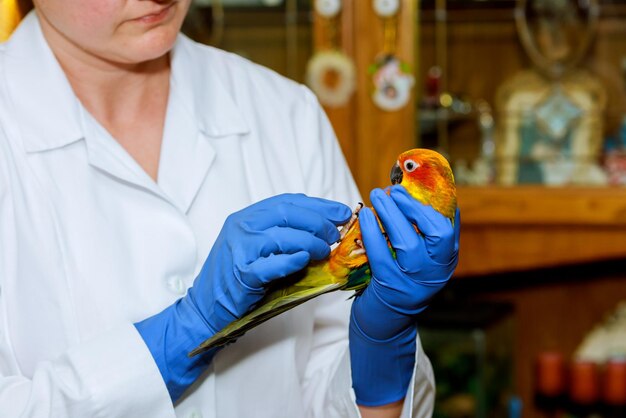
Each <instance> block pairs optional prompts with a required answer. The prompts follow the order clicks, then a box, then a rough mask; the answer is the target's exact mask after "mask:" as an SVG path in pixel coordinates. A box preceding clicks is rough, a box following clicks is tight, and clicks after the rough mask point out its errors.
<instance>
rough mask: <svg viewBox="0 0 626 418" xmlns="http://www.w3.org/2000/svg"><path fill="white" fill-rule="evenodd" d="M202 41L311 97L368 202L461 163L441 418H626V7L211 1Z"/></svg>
mask: <svg viewBox="0 0 626 418" xmlns="http://www.w3.org/2000/svg"><path fill="white" fill-rule="evenodd" d="M184 32H185V33H186V34H187V35H189V36H190V37H192V38H194V39H196V40H198V41H200V42H203V43H206V44H209V45H212V46H215V47H218V48H222V49H225V50H228V51H232V52H234V53H236V54H239V55H242V56H244V57H246V58H248V59H250V60H252V61H254V62H257V63H259V64H261V65H264V66H267V67H269V68H272V69H274V70H275V71H277V72H279V73H281V74H283V75H285V76H286V77H289V78H291V79H294V80H296V81H298V82H301V83H305V84H307V85H308V86H309V87H310V88H311V89H312V90H313V91H314V92H315V93H316V95H317V97H318V98H319V100H320V102H321V103H322V105H323V106H324V108H325V110H326V112H327V114H328V116H329V118H330V120H331V123H332V124H333V127H334V129H335V131H336V133H337V136H338V138H339V140H340V142H341V145H342V148H343V151H344V153H345V156H346V159H347V160H348V163H349V164H350V167H351V169H352V170H353V173H354V176H355V179H356V180H357V183H358V185H359V188H360V190H361V193H362V194H363V196H364V198H366V197H367V195H368V194H369V190H370V189H372V188H373V187H384V186H386V185H388V184H389V178H388V177H389V168H390V166H391V164H392V163H393V161H394V160H395V158H396V156H397V155H398V154H399V152H401V151H403V150H406V149H408V148H413V147H416V146H420V147H428V148H433V149H436V150H438V151H440V152H442V153H443V154H444V155H445V156H446V157H447V158H448V159H449V161H450V163H451V165H452V166H453V169H454V172H455V177H456V181H457V184H458V194H459V205H460V207H461V213H462V219H463V221H462V234H461V253H460V262H459V267H458V269H457V272H456V273H455V276H454V278H453V280H452V281H451V283H450V284H449V286H448V287H447V288H446V289H445V290H444V291H443V292H442V293H441V294H440V295H438V296H437V298H436V299H435V300H434V301H433V303H432V305H431V306H430V308H429V309H427V310H426V311H425V312H424V313H423V314H421V316H420V318H419V327H420V332H421V337H422V343H423V345H424V347H425V350H426V352H427V353H428V355H429V357H430V359H431V361H432V363H433V367H434V369H435V373H436V381H437V403H436V412H435V417H437V418H444V417H446V418H460V417H472V418H474V417H475V418H483V417H489V418H496V417H503V418H517V417H566V416H568V417H622V418H626V188H625V187H624V186H626V1H624V0H596V1H592V0H221V1H218V0H194V2H193V6H192V9H191V12H190V14H189V17H188V19H187V21H186V23H185V26H184Z"/></svg>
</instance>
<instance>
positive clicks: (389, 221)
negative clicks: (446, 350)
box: [350, 186, 460, 406]
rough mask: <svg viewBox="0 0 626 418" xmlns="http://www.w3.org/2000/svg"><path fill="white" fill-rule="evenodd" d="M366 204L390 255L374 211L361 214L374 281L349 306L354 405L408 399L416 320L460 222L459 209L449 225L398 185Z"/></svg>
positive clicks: (439, 278)
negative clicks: (369, 205)
mask: <svg viewBox="0 0 626 418" xmlns="http://www.w3.org/2000/svg"><path fill="white" fill-rule="evenodd" d="M370 200H371V202H372V205H373V207H374V209H375V210H376V213H377V214H378V216H379V218H380V221H381V223H382V225H383V228H384V230H385V232H386V233H387V236H388V238H389V241H390V242H391V245H392V247H393V249H394V250H395V253H396V257H395V258H394V257H393V255H392V254H391V252H390V251H389V248H388V244H387V240H386V238H385V236H384V235H383V233H382V232H381V230H380V228H379V225H378V222H377V221H376V218H375V216H374V214H373V213H372V211H371V210H369V209H367V208H363V210H361V212H360V214H359V222H360V225H361V232H362V236H363V244H364V246H365V250H366V251H367V256H368V259H369V264H370V268H371V271H372V280H371V282H370V284H369V286H368V287H367V288H366V289H365V291H364V292H363V294H362V295H360V296H358V297H357V298H356V299H355V300H354V303H353V305H352V314H351V319H350V357H351V364H352V381H353V387H354V390H355V393H356V398H357V403H358V404H359V405H364V406H379V405H384V404H388V403H392V402H396V401H398V400H401V399H403V398H404V397H405V396H406V391H407V388H408V386H409V382H410V379H411V376H412V373H413V367H414V359H415V350H416V347H415V341H416V334H417V327H416V325H415V316H416V315H417V314H418V313H419V312H421V311H422V310H423V309H424V308H425V307H426V306H427V303H428V301H429V299H430V298H431V297H432V296H433V295H434V294H435V293H437V292H438V291H439V290H441V289H442V288H443V286H444V285H445V284H446V283H447V281H448V280H449V279H450V277H451V276H452V274H453V273H454V269H455V268H456V265H457V255H458V249H459V233H460V218H459V211H458V210H457V212H456V219H455V221H454V226H453V225H452V222H451V221H450V219H447V218H446V217H444V216H443V215H441V214H440V213H438V212H436V211H435V210H434V209H433V208H432V207H430V206H426V205H423V204H421V203H420V202H418V201H416V200H415V199H413V198H412V197H411V196H410V195H409V194H408V193H407V192H406V190H405V189H404V188H403V187H402V186H393V187H392V188H391V190H390V194H389V195H387V194H386V193H385V192H384V191H383V190H380V189H375V190H373V191H372V193H371V195H370ZM414 225H415V226H417V228H418V229H419V230H420V232H421V234H419V233H417V232H416V231H415V227H414Z"/></svg>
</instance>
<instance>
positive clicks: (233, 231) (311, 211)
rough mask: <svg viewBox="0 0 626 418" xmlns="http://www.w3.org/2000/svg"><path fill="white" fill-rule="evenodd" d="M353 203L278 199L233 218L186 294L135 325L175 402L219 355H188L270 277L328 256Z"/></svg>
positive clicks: (244, 307)
mask: <svg viewBox="0 0 626 418" xmlns="http://www.w3.org/2000/svg"><path fill="white" fill-rule="evenodd" d="M350 216H351V210H350V208H348V207H347V206H345V205H343V204H341V203H337V202H333V201H329V200H324V199H318V198H312V197H307V196H305V195H302V194H285V195H280V196H275V197H272V198H269V199H266V200H263V201H261V202H258V203H256V204H254V205H252V206H249V207H247V208H245V209H243V210H241V211H239V212H236V213H234V214H232V215H230V216H229V217H228V218H227V219H226V222H225V223H224V226H223V227H222V230H221V232H220V234H219V236H218V237H217V240H216V241H215V244H214V245H213V248H212V249H211V251H210V253H209V256H208V258H207V260H206V262H205V264H204V266H203V267H202V270H201V272H200V274H199V275H198V277H197V278H196V280H195V281H194V284H193V286H192V287H191V288H190V289H189V291H188V292H187V295H186V296H184V297H183V298H181V299H180V300H178V301H177V302H176V303H174V304H173V305H171V306H170V307H168V308H166V309H165V310H164V311H162V312H161V313H159V314H157V315H154V316H152V317H150V318H148V319H146V320H144V321H141V322H139V323H137V324H135V326H136V328H137V330H138V331H139V334H140V335H141V336H142V338H143V339H144V341H145V343H146V345H147V346H148V349H149V350H150V352H151V354H152V356H153V357H154V360H155V362H156V364H157V366H158V367H159V371H160V372H161V375H162V377H163V380H164V381H165V384H166V386H167V389H168V390H169V393H170V396H171V397H172V400H173V401H176V400H177V399H178V398H179V397H180V396H181V395H182V393H183V392H184V391H185V389H186V388H187V387H188V386H189V385H191V384H192V383H193V382H194V381H195V380H196V379H197V378H198V377H199V376H200V374H201V373H202V372H203V370H204V369H205V368H206V366H207V365H208V364H209V363H210V361H211V359H212V358H213V356H214V355H215V352H216V350H212V351H208V352H206V353H205V354H204V355H198V356H195V357H193V358H189V357H188V356H187V354H188V353H189V352H190V351H191V350H192V349H194V348H196V347H197V346H198V345H199V344H200V343H201V342H202V341H204V340H205V339H207V338H209V337H210V336H212V335H213V334H215V333H216V332H217V331H219V330H221V329H222V328H224V327H225V326H226V325H228V324H229V323H230V322H232V321H234V320H235V319H238V318H239V317H241V316H242V315H243V314H245V313H246V312H247V311H248V310H249V309H250V308H251V307H253V306H254V304H255V303H257V302H258V301H259V300H260V299H261V298H262V297H263V294H264V292H265V288H266V286H267V284H268V283H270V282H271V281H272V280H275V279H279V278H282V277H285V276H287V275H289V274H292V273H295V272H297V271H299V270H301V269H303V268H304V267H305V266H306V265H307V264H308V263H309V261H310V260H321V259H323V258H326V257H327V256H328V255H329V253H330V244H332V243H334V242H335V241H337V240H338V239H339V232H338V231H337V225H339V224H342V223H344V222H345V221H347V220H348V219H349V218H350Z"/></svg>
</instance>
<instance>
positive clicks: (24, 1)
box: [17, 0, 35, 16]
mask: <svg viewBox="0 0 626 418" xmlns="http://www.w3.org/2000/svg"><path fill="white" fill-rule="evenodd" d="M17 5H18V6H19V8H20V12H22V16H23V15H25V14H26V13H28V12H30V11H31V9H32V8H33V7H35V6H34V5H33V0H17Z"/></svg>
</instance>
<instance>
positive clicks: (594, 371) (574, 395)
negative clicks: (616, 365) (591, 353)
mask: <svg viewBox="0 0 626 418" xmlns="http://www.w3.org/2000/svg"><path fill="white" fill-rule="evenodd" d="M599 386H600V385H599V373H598V366H597V364H596V363H594V362H592V361H587V360H574V361H573V362H572V364H571V365H570V388H569V393H570V399H571V400H572V401H574V402H576V403H578V404H581V405H590V404H592V403H594V402H595V401H597V400H598V396H599V395H600V387H599Z"/></svg>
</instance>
